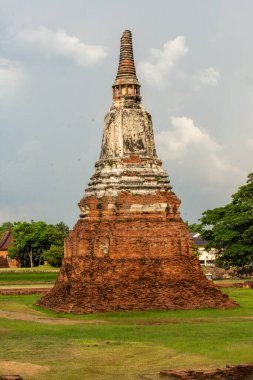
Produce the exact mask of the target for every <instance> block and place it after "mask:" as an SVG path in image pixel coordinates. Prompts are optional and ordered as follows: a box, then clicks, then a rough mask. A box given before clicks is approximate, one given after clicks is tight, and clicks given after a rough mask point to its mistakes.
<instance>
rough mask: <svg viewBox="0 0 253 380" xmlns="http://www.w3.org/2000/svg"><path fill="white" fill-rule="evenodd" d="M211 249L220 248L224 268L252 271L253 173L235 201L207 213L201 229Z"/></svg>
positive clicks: (219, 258) (234, 198) (199, 227)
mask: <svg viewBox="0 0 253 380" xmlns="http://www.w3.org/2000/svg"><path fill="white" fill-rule="evenodd" d="M197 226H198V227H197V228H198V230H199V232H200V234H201V237H202V238H204V239H206V240H207V241H208V245H207V249H208V248H216V250H217V255H218V259H217V261H218V263H219V264H220V265H221V266H223V267H230V266H235V267H237V268H241V269H245V270H247V269H249V268H250V267H251V266H252V263H253V173H250V174H249V175H248V179H247V182H246V184H245V185H243V186H241V187H240V188H239V189H238V191H237V192H236V193H235V194H233V195H232V201H231V202H230V203H229V204H227V205H225V206H223V207H218V208H214V209H213V210H207V211H205V212H203V214H202V217H201V218H200V224H198V225H197Z"/></svg>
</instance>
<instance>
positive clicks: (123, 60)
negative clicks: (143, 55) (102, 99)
mask: <svg viewBox="0 0 253 380" xmlns="http://www.w3.org/2000/svg"><path fill="white" fill-rule="evenodd" d="M112 87H113V99H119V98H121V97H122V96H123V97H129V96H130V97H137V98H139V99H140V87H141V86H140V84H139V81H138V78H137V76H136V70H135V63H134V54H133V44H132V33H131V31H130V30H125V31H124V32H123V34H122V37H121V40H120V56H119V66H118V72H117V76H116V79H115V82H114V84H113V86H112Z"/></svg>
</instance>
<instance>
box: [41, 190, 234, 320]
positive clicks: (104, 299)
mask: <svg viewBox="0 0 253 380" xmlns="http://www.w3.org/2000/svg"><path fill="white" fill-rule="evenodd" d="M165 196H166V199H161V197H162V196H161V195H160V198H158V200H157V198H156V199H150V197H149V198H147V199H146V201H147V203H145V197H131V196H130V195H125V198H124V200H125V202H121V204H120V202H119V200H118V202H117V204H118V209H117V212H115V211H113V208H109V211H108V204H112V203H110V202H111V200H108V199H105V200H104V202H103V203H102V204H101V206H100V207H97V204H95V202H98V200H96V199H90V203H89V209H90V210H91V211H90V212H91V215H92V216H90V217H89V219H88V218H86V219H80V220H79V221H78V223H77V224H76V226H75V227H74V230H73V231H72V232H71V233H70V235H69V236H68V238H67V239H66V241H65V258H64V260H63V265H62V268H61V271H60V273H59V276H58V280H57V282H56V285H55V286H54V288H53V289H52V290H51V291H50V292H49V293H48V294H46V295H45V296H44V297H43V298H42V299H41V300H40V301H39V304H40V305H41V306H44V307H47V308H50V309H54V310H57V311H64V312H72V313H77V314H79V313H94V312H101V311H111V310H151V309H157V310H174V309H193V308H229V307H234V306H236V304H235V302H234V301H233V300H230V299H229V298H228V297H227V296H226V295H223V294H222V293H221V292H220V290H218V289H217V288H216V287H214V285H213V283H212V282H210V281H208V280H207V279H206V277H205V276H204V274H203V273H202V271H201V268H200V266H199V262H198V259H197V258H196V257H195V256H194V253H193V242H192V239H191V237H190V234H189V232H188V230H187V228H186V226H185V224H184V223H183V221H182V220H181V218H180V217H179V215H178V214H176V211H175V207H174V211H170V212H168V211H167V210H166V208H164V209H161V210H160V211H157V212H150V209H149V208H148V207H147V208H146V210H148V211H147V212H146V213H145V212H143V211H138V207H139V206H138V204H139V203H140V200H141V201H142V204H144V206H145V207H146V204H148V205H150V204H151V206H152V207H153V208H155V207H156V208H157V206H154V205H157V204H158V201H159V202H160V203H162V204H163V203H165V202H168V199H167V198H168V196H169V195H168V194H167V195H164V197H165ZM171 197H174V198H175V196H174V195H173V196H171ZM126 198H127V199H126ZM161 201H163V202H161ZM169 201H170V204H172V206H173V198H172V199H170V200H169ZM119 204H120V206H119ZM133 205H134V207H133ZM119 207H120V210H123V211H121V212H119V211H118V210H119ZM131 207H132V208H131ZM131 210H134V211H131ZM136 210H137V211H136ZM172 210H173V208H172ZM173 212H174V214H173Z"/></svg>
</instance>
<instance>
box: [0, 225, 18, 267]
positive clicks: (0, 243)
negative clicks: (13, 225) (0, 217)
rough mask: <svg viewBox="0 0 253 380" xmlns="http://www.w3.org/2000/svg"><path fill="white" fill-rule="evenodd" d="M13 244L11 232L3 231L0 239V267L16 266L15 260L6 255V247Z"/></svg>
mask: <svg viewBox="0 0 253 380" xmlns="http://www.w3.org/2000/svg"><path fill="white" fill-rule="evenodd" d="M12 245H13V240H12V232H11V231H5V233H4V235H3V237H2V239H1V240H0V268H16V267H17V266H18V265H17V261H16V260H13V259H11V258H10V257H9V256H8V248H10V247H11V246H12Z"/></svg>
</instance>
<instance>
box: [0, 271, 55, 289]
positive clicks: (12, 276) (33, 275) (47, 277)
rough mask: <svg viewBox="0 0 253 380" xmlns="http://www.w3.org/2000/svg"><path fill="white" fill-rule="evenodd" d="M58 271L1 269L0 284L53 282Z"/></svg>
mask: <svg viewBox="0 0 253 380" xmlns="http://www.w3.org/2000/svg"><path fill="white" fill-rule="evenodd" d="M57 276H58V272H50V271H48V272H38V271H35V272H32V271H30V272H29V271H27V272H25V271H18V272H11V271H8V272H7V271H6V272H5V271H3V272H1V273H0V286H1V285H12V284H20V285H22V284H36V283H45V282H55V281H56V278H57Z"/></svg>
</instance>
